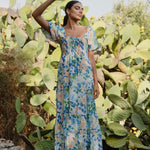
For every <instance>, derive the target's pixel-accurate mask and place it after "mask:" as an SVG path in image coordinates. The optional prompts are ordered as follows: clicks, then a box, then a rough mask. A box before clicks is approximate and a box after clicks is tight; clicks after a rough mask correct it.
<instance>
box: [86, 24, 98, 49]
mask: <svg viewBox="0 0 150 150" xmlns="http://www.w3.org/2000/svg"><path fill="white" fill-rule="evenodd" d="M88 36H89V37H88V50H89V51H90V50H97V49H98V48H99V44H98V41H97V37H96V34H95V31H94V30H93V29H92V27H90V31H89V35H88Z"/></svg>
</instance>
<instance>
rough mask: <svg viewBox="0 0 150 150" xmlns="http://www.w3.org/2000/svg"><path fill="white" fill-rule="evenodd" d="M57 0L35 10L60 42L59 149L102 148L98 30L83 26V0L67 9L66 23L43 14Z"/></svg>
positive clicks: (38, 20) (57, 97)
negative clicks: (98, 111)
mask: <svg viewBox="0 0 150 150" xmlns="http://www.w3.org/2000/svg"><path fill="white" fill-rule="evenodd" d="M54 1H55V0H47V1H46V2H45V3H43V4H42V5H40V6H39V7H38V8H37V9H36V10H35V11H34V12H33V14H32V15H33V17H34V18H35V20H36V21H37V22H38V23H39V24H40V25H41V26H42V28H44V29H45V30H46V32H48V33H49V38H50V39H51V40H53V41H55V42H57V43H59V44H60V47H61V52H62V54H61V58H60V62H59V65H58V76H57V90H56V107H57V115H56V123H55V150H102V140H101V130H100V126H99V123H98V117H97V114H96V107H95V101H94V99H96V98H97V97H98V95H99V88H98V81H97V74H96V66H95V61H94V55H93V51H92V50H96V49H97V48H98V46H99V45H98V42H97V39H96V35H95V32H94V31H93V29H92V28H91V27H90V26H88V27H87V26H81V25H79V24H78V21H79V20H80V19H81V18H82V15H83V6H82V4H81V3H80V2H79V1H70V2H69V3H68V4H67V5H66V8H65V12H66V16H65V18H64V25H63V27H60V26H58V25H55V24H54V23H52V22H47V21H46V20H44V19H43V18H42V17H41V14H42V13H43V11H44V10H45V9H46V8H47V7H48V6H49V5H50V4H51V3H53V2H54Z"/></svg>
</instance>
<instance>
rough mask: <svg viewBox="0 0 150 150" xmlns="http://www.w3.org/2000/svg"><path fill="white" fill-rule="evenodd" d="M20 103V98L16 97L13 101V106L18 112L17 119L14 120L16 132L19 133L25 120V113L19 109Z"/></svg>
mask: <svg viewBox="0 0 150 150" xmlns="http://www.w3.org/2000/svg"><path fill="white" fill-rule="evenodd" d="M20 104H21V102H20V98H19V97H18V98H17V99H16V102H15V108H16V111H17V113H18V115H17V120H16V129H17V133H20V132H21V131H22V130H23V128H24V127H25V125H26V120H27V117H26V114H25V113H24V112H21V111H20Z"/></svg>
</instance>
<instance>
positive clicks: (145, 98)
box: [0, 0, 150, 150]
mask: <svg viewBox="0 0 150 150" xmlns="http://www.w3.org/2000/svg"><path fill="white" fill-rule="evenodd" d="M41 2H44V0H32V1H30V0H27V1H26V5H25V6H24V7H22V8H21V9H20V10H19V12H18V13H16V12H14V11H13V10H11V9H9V11H8V13H7V14H4V15H2V16H1V17H0V31H1V33H0V55H3V54H4V53H5V54H9V52H10V51H13V53H14V57H15V59H16V60H17V61H18V62H20V65H21V66H22V67H23V72H22V73H20V74H21V77H20V79H19V82H20V83H26V86H27V87H28V89H30V90H28V91H29V92H31V93H30V95H31V96H30V97H29V101H30V104H31V106H33V107H41V108H42V109H43V110H44V111H45V112H46V113H47V114H49V115H50V116H51V119H50V121H48V122H46V121H45V119H46V118H42V117H41V116H40V115H38V114H36V113H34V114H32V115H30V117H29V120H30V122H31V123H32V124H33V125H34V126H36V128H37V130H36V131H34V132H32V133H30V135H29V137H28V138H29V140H30V142H33V143H34V142H36V144H34V147H35V149H37V150H40V148H41V149H47V150H48V149H53V148H54V124H55V116H56V82H57V67H58V64H59V59H60V56H61V51H60V47H59V45H57V44H56V43H53V42H52V41H50V40H49V39H48V38H47V36H45V35H44V33H43V32H42V30H41V28H40V26H39V25H38V24H37V23H36V21H35V20H34V19H33V18H32V16H31V13H32V11H33V10H34V9H35V8H37V7H38V6H39V5H40V3H41ZM67 2H68V0H63V1H55V2H54V3H53V4H52V5H51V6H49V7H48V8H47V10H46V11H45V12H44V14H43V17H44V18H45V19H46V20H48V21H52V22H54V23H56V24H58V25H61V24H62V21H63V17H62V14H61V13H62V10H63V9H64V6H65V4H66V3H67ZM14 4H15V1H13V0H10V7H13V6H14ZM84 10H85V12H84V15H83V18H82V19H81V21H80V24H82V25H90V26H92V28H93V29H94V30H95V32H96V35H97V38H98V42H99V45H100V49H99V50H100V51H101V52H100V53H99V51H98V52H97V53H95V58H96V66H97V75H98V81H99V89H100V93H101V94H100V96H99V97H98V98H97V99H96V100H95V102H96V107H97V113H98V117H99V121H100V124H101V129H102V135H103V136H102V137H103V140H105V141H106V143H107V145H109V146H110V147H113V148H118V149H120V150H121V149H136V148H138V149H150V145H149V141H150V138H149V136H150V125H149V124H150V72H149V70H150V37H147V38H145V39H143V38H142V34H143V33H144V32H145V31H144V28H143V27H140V25H139V24H138V23H136V22H134V23H132V22H130V23H127V24H123V23H122V17H120V16H115V15H114V14H111V13H110V14H108V15H106V16H105V17H99V18H98V19H96V18H95V17H94V16H93V17H91V18H90V19H88V18H87V17H86V12H87V11H88V7H85V9H84ZM118 20H119V21H118ZM11 54H12V53H11ZM2 63H3V64H5V62H4V61H3V62H2ZM16 111H17V113H18V117H17V121H16V128H17V132H18V133H19V132H21V131H22V129H23V128H24V126H25V125H26V120H27V117H26V114H25V113H23V112H21V110H20V99H19V98H17V100H16Z"/></svg>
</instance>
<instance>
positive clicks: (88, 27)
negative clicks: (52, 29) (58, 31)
mask: <svg viewBox="0 0 150 150" xmlns="http://www.w3.org/2000/svg"><path fill="white" fill-rule="evenodd" d="M62 28H63V29H64V34H65V36H66V37H68V38H75V39H81V38H83V37H85V35H86V34H87V33H88V32H89V29H90V26H87V30H86V32H85V33H84V34H83V35H82V36H80V37H78V36H76V37H75V36H69V35H67V34H66V30H65V28H64V27H62Z"/></svg>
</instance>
